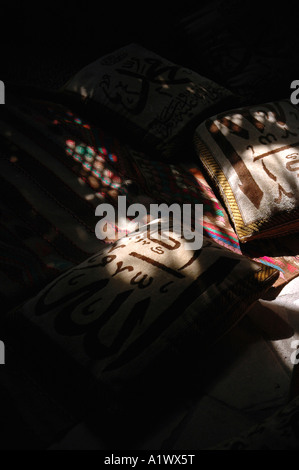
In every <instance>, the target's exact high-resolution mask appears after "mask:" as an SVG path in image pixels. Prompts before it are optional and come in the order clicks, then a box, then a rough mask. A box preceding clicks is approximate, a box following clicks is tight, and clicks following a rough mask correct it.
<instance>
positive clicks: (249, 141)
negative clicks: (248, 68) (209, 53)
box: [195, 100, 299, 242]
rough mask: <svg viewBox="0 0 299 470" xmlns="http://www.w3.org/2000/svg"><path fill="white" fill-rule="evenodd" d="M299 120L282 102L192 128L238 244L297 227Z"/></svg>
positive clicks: (292, 108) (236, 112) (293, 109)
mask: <svg viewBox="0 0 299 470" xmlns="http://www.w3.org/2000/svg"><path fill="white" fill-rule="evenodd" d="M298 118H299V114H298V110H297V108H296V107H295V106H293V105H292V104H291V103H290V102H289V101H288V100H283V101H279V102H275V103H266V104H261V105H258V106H252V107H244V108H241V109H235V110H232V111H228V112H227V113H223V114H221V115H217V116H214V117H212V118H210V119H207V120H206V121H205V123H203V124H201V125H200V126H199V127H198V128H197V130H196V136H195V146H196V149H197V153H198V155H199V158H200V161H201V162H202V163H203V165H204V167H205V169H206V170H207V172H208V173H209V176H210V177H211V179H212V181H213V184H215V186H216V187H217V190H218V191H219V193H220V194H221V196H222V199H223V201H224V204H225V206H226V208H227V210H228V212H229V214H230V216H231V219H232V221H233V223H234V227H235V230H236V232H237V234H238V237H239V239H240V241H241V242H246V241H248V240H252V239H257V238H269V237H277V236H283V235H286V234H289V233H292V232H297V231H298V230H299V222H298V221H299V217H298V216H299V209H298V206H299V190H298V189H299V186H298V175H297V173H298V162H299V153H298V146H299V140H298V129H297V127H298V126H297V121H298Z"/></svg>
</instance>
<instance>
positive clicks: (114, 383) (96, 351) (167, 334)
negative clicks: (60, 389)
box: [8, 223, 278, 397]
mask: <svg viewBox="0 0 299 470" xmlns="http://www.w3.org/2000/svg"><path fill="white" fill-rule="evenodd" d="M277 276H278V273H277V271H276V270H275V269H273V268H269V267H268V266H264V265H261V264H258V263H256V262H254V261H251V260H249V259H248V258H246V257H244V256H241V255H238V254H235V253H232V252H231V251H229V250H226V249H224V248H222V247H220V246H219V245H217V244H215V243H213V242H212V241H211V240H209V239H206V238H205V239H204V241H203V245H202V247H201V248H200V249H197V250H189V249H187V248H186V244H185V240H184V238H183V237H182V234H181V232H180V230H177V229H172V228H170V229H169V230H163V229H162V232H161V231H159V228H158V227H155V226H154V225H153V223H151V224H149V225H147V226H145V227H144V229H143V230H142V231H141V232H134V233H131V234H129V235H128V236H127V237H123V238H121V239H120V240H118V241H117V242H115V243H113V244H112V245H107V246H106V247H105V248H104V249H103V250H101V251H100V252H99V253H97V254H96V255H95V256H92V257H91V258H89V259H88V260H86V261H85V262H84V263H82V264H80V265H78V266H76V267H75V268H73V269H71V270H69V271H67V272H66V273H64V274H62V275H61V276H60V277H58V278H57V279H55V280H54V281H53V282H52V283H51V284H49V285H48V286H47V287H45V289H43V290H42V291H41V292H40V293H39V294H38V295H37V296H36V297H35V298H33V299H31V300H30V301H28V302H27V303H26V304H25V305H24V306H22V307H21V309H18V310H17V311H16V312H15V313H14V315H13V316H12V318H11V315H9V318H8V319H11V322H12V324H13V325H15V326H16V328H17V329H18V328H19V333H20V334H21V335H24V334H26V337H30V339H31V341H32V344H33V345H34V344H35V342H36V341H37V342H38V343H43V337H45V338H47V342H46V343H45V344H46V346H41V347H39V355H40V358H39V360H41V361H43V360H45V361H49V360H50V361H54V364H53V362H52V366H54V368H58V369H60V370H61V368H63V364H61V363H60V360H59V356H58V357H57V363H56V359H54V356H52V350H53V348H54V349H56V348H58V350H59V351H61V352H60V353H59V355H62V356H63V355H66V356H68V357H69V358H70V359H71V360H72V362H73V363H75V364H77V367H78V372H79V371H80V369H81V368H83V369H84V370H85V372H86V373H87V375H88V376H90V377H91V378H92V380H93V381H94V382H95V383H96V384H98V385H99V386H100V387H102V386H103V385H104V386H105V388H106V389H107V390H111V392H112V393H113V394H114V395H115V397H119V396H121V394H122V393H123V392H124V391H128V390H129V389H130V388H131V386H132V385H133V384H134V393H136V390H140V391H141V390H142V389H143V387H144V383H143V381H142V380H141V381H140V380H139V378H140V377H141V376H144V375H145V373H146V372H147V371H148V370H149V369H150V368H151V367H152V366H153V365H155V367H156V368H157V369H158V371H155V373H159V371H161V370H163V368H164V365H167V367H169V370H165V377H166V376H167V375H168V374H169V372H170V370H173V368H175V370H176V375H177V376H179V377H180V374H179V371H183V370H184V367H188V368H189V367H190V365H192V363H193V360H195V361H196V357H197V354H196V353H199V352H201V351H206V350H207V348H208V347H210V346H211V345H212V344H214V343H215V342H216V341H217V339H218V338H219V337H221V336H222V335H223V334H225V333H226V332H227V331H228V330H229V329H230V328H231V327H232V326H233V325H234V324H235V323H236V322H237V321H238V320H239V319H240V318H241V317H242V315H243V314H244V313H245V311H246V310H247V308H248V307H249V306H250V305H251V303H252V302H253V301H254V300H256V299H257V298H259V297H260V296H261V295H262V294H263V293H264V292H265V291H266V290H267V289H268V288H269V287H270V286H271V285H272V284H273V282H274V281H275V279H276V278H277ZM18 322H20V323H18ZM24 323H25V324H26V325H27V327H28V328H25V329H23V324H24ZM32 344H31V345H32ZM25 347H26V345H25ZM56 350H57V349H56ZM46 358H47V359H46ZM46 363H47V362H45V364H46ZM163 364H164V365H163ZM61 372H62V375H64V374H65V371H63V370H62V371H61ZM146 376H147V380H150V377H151V376H150V375H148V374H147V373H146ZM76 381H78V375H77V378H76ZM84 388H85V387H84V385H83V389H84ZM84 393H85V394H86V393H89V390H85V392H84Z"/></svg>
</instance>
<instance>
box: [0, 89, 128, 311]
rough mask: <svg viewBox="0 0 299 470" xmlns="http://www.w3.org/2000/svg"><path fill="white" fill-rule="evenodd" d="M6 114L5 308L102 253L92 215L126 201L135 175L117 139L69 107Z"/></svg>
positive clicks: (28, 105) (23, 107) (1, 134)
mask: <svg viewBox="0 0 299 470" xmlns="http://www.w3.org/2000/svg"><path fill="white" fill-rule="evenodd" d="M3 111H4V112H3V113H2V115H1V120H0V144H1V145H0V148H1V150H0V157H1V158H0V168H1V176H0V183H1V184H0V193H1V198H0V210H1V224H0V240H1V244H0V253H1V263H0V279H1V283H0V296H1V300H2V305H3V306H5V305H6V306H7V308H10V307H13V306H14V305H15V304H17V303H18V302H21V301H22V300H24V299H25V298H27V297H28V296H30V295H32V294H33V293H36V292H37V291H38V290H39V289H40V288H41V287H42V286H43V285H45V284H46V283H47V282H49V281H50V280H51V279H53V278H54V277H56V276H57V275H59V274H60V273H61V272H63V271H64V270H66V269H68V268H70V267H72V266H74V265H76V264H78V263H80V262H82V261H83V260H84V259H86V258H87V257H88V256H89V255H91V254H93V253H95V252H97V251H98V250H99V248H100V247H101V246H102V244H103V242H102V241H101V240H99V239H97V238H96V236H95V225H96V222H97V221H98V218H97V217H96V216H95V208H96V206H97V205H98V204H99V203H100V202H108V203H111V204H114V203H115V200H116V199H117V196H118V195H119V194H126V186H125V185H123V182H124V179H125V176H126V177H129V178H130V175H131V174H132V169H131V168H130V161H129V159H127V158H126V156H125V154H124V151H123V150H122V147H121V144H120V143H119V141H118V140H117V139H115V138H114V137H113V136H111V134H109V133H107V132H105V131H103V130H102V129H100V128H99V127H97V128H96V127H94V126H92V125H90V124H89V123H88V122H86V120H84V119H82V118H81V117H80V116H78V115H77V114H76V113H74V112H73V111H72V110H71V109H69V108H67V107H63V106H60V105H57V104H54V103H49V102H48V103H47V102H41V101H36V100H25V99H21V98H18V100H17V101H16V102H15V103H13V100H12V99H10V104H7V105H6V106H5V108H4V110H3ZM124 172H125V173H124ZM124 175H125V176H124ZM132 177H133V175H132ZM128 198H129V195H128ZM121 235H123V234H121Z"/></svg>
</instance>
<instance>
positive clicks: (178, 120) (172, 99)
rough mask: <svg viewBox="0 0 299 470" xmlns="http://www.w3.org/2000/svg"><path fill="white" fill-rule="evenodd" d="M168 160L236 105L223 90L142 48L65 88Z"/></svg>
mask: <svg viewBox="0 0 299 470" xmlns="http://www.w3.org/2000/svg"><path fill="white" fill-rule="evenodd" d="M64 92H70V93H72V94H77V95H78V96H80V97H81V98H82V101H83V102H85V103H88V104H93V105H96V106H94V108H93V109H95V110H96V112H97V113H98V114H99V115H101V114H103V113H104V114H105V116H106V118H107V116H110V117H111V120H112V121H113V125H114V126H115V125H117V123H119V124H120V125H121V126H120V127H122V128H124V129H127V130H128V131H129V133H130V134H131V135H132V136H133V137H134V139H135V140H136V139H138V141H139V142H142V143H143V144H145V145H146V146H147V148H148V149H151V150H155V151H156V152H157V153H158V154H159V155H162V156H163V157H167V158H168V157H173V156H175V155H176V156H177V155H178V154H179V152H180V148H181V146H182V144H186V141H187V142H188V138H187V137H190V135H192V131H193V129H194V128H195V127H196V123H198V122H200V120H202V119H203V117H204V116H207V115H211V114H212V113H213V112H215V111H216V110H217V111H220V110H223V109H226V108H227V107H229V106H232V105H233V104H232V103H235V104H236V103H237V101H236V97H235V96H234V95H233V94H232V93H231V92H230V91H228V90H226V89H225V88H224V87H222V86H220V85H218V84H217V83H215V82H213V81H211V80H209V79H207V78H205V77H202V76H201V75H199V74H197V73H195V72H193V71H192V70H190V69H186V68H184V67H182V66H179V65H177V64H174V63H172V62H170V61H169V60H166V59H164V58H162V57H160V56H158V55H157V54H155V53H154V52H152V51H149V50H147V49H145V48H143V47H141V46H140V45H138V44H130V45H128V46H126V47H123V48H121V49H119V50H117V51H115V52H113V53H112V54H109V55H108V56H104V57H101V58H100V59H98V60H96V61H95V62H93V63H91V64H89V65H87V66H86V67H85V68H83V69H82V70H80V71H79V72H78V73H77V74H76V75H75V76H74V77H73V78H72V79H71V80H70V81H69V82H68V83H67V84H66V85H65V87H64Z"/></svg>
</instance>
